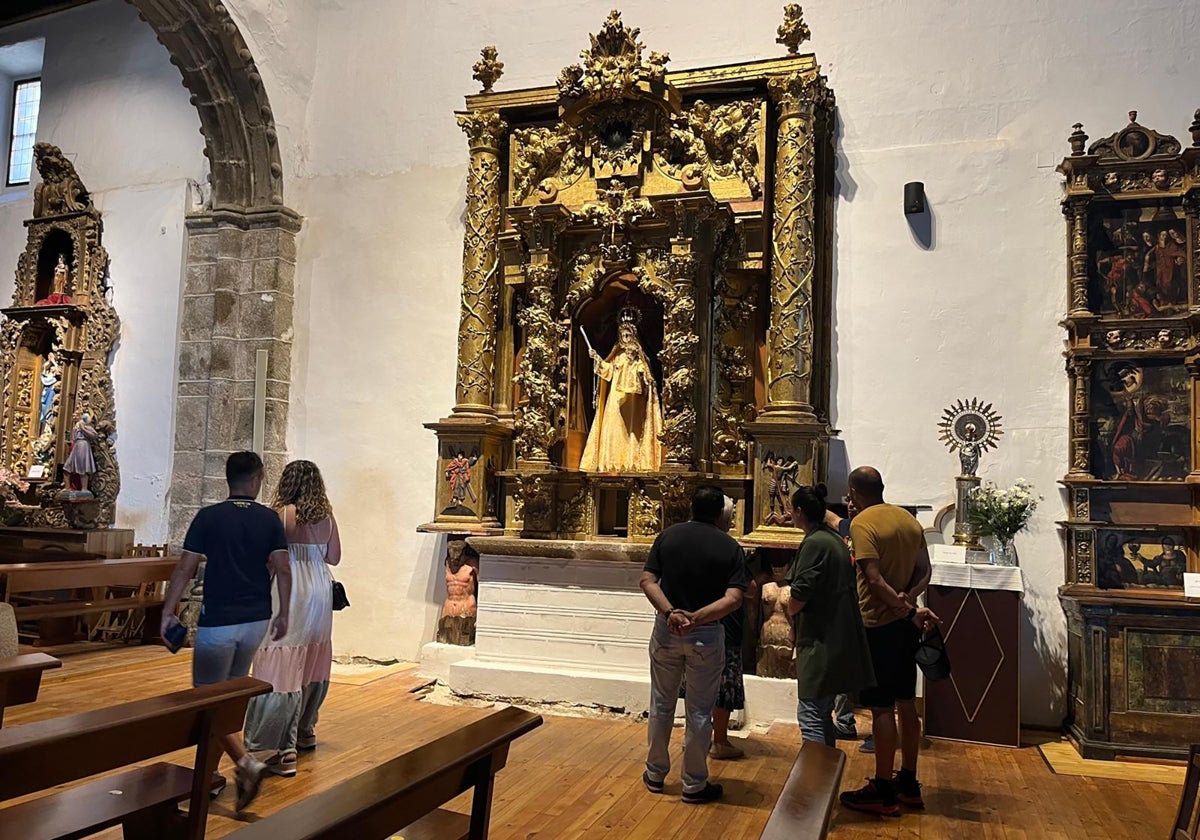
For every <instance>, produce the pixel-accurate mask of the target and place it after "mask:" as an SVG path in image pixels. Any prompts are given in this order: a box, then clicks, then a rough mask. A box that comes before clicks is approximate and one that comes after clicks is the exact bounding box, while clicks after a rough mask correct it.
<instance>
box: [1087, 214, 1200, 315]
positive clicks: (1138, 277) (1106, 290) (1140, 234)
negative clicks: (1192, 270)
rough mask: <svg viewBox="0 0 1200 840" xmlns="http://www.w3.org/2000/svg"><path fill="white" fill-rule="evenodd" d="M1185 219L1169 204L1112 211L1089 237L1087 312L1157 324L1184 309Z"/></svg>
mask: <svg viewBox="0 0 1200 840" xmlns="http://www.w3.org/2000/svg"><path fill="white" fill-rule="evenodd" d="M1187 230H1188V225H1187V219H1186V217H1185V216H1184V215H1183V212H1182V209H1181V208H1180V207H1179V206H1178V205H1172V204H1169V203H1166V202H1164V203H1157V202H1156V203H1154V204H1139V205H1138V206H1133V207H1130V206H1128V205H1125V206H1119V207H1113V208H1111V209H1108V210H1106V211H1104V212H1100V213H1096V214H1095V215H1093V216H1092V218H1091V227H1090V230H1089V231H1088V245H1089V252H1090V253H1089V260H1088V263H1089V265H1088V274H1089V297H1090V303H1091V309H1092V311H1093V312H1096V313H1098V314H1100V315H1102V316H1106V317H1116V318H1162V317H1171V316H1178V315H1184V314H1186V313H1187V309H1188V285H1189V284H1188V277H1189V272H1188V253H1189V249H1188V241H1187Z"/></svg>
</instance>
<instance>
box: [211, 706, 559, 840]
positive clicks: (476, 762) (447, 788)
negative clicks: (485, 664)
mask: <svg viewBox="0 0 1200 840" xmlns="http://www.w3.org/2000/svg"><path fill="white" fill-rule="evenodd" d="M541 723H542V718H541V715H535V714H531V713H530V712H526V711H524V710H522V709H518V708H515V707H509V708H507V709H502V710H501V711H498V712H496V713H495V714H491V715H488V716H487V717H485V718H483V719H482V720H477V721H474V722H473V723H469V724H467V725H466V726H464V727H462V728H461V729H458V730H456V731H454V732H451V733H450V734H448V735H443V736H442V737H441V738H437V739H436V740H434V741H431V742H429V743H428V744H424V745H422V746H420V747H417V748H416V749H415V750H412V751H411V752H407V753H405V754H403V755H400V756H397V757H396V758H393V759H392V760H390V761H387V762H385V763H383V764H380V765H379V766H377V767H373V768H371V769H370V770H367V771H365V772H364V773H361V774H359V775H357V776H355V777H353V778H351V779H348V780H346V781H344V782H342V783H341V784H338V785H336V786H334V787H332V788H330V789H329V790H326V791H324V792H322V793H318V794H316V795H313V796H309V797H308V798H307V799H305V800H304V801H302V802H299V803H297V804H295V805H292V806H290V807H288V808H285V809H283V810H282V811H280V812H278V813H276V814H273V815H271V816H270V817H267V818H266V819H263V820H260V821H259V822H257V823H254V824H253V825H251V826H249V827H247V828H243V829H240V830H239V831H236V832H234V833H233V834H232V835H230V837H231V838H234V840H279V838H281V837H287V838H288V840H366V839H367V838H374V837H390V836H392V833H394V832H401V830H402V829H404V828H405V827H406V826H408V825H409V824H411V823H414V822H416V821H418V820H419V819H420V818H421V817H423V816H425V815H426V814H431V813H434V812H435V810H436V809H437V808H438V806H440V805H442V804H444V803H446V802H449V801H450V800H451V799H453V798H454V797H456V796H458V795H459V794H460V793H463V792H464V791H466V790H469V789H471V788H474V789H475V794H474V801H473V806H472V810H471V822H470V834H469V836H470V837H471V838H473V840H478V839H481V838H484V837H486V836H487V825H488V821H489V820H490V817H491V795H492V784H493V778H494V776H495V775H496V773H498V772H499V771H500V770H501V769H503V767H504V765H505V763H506V762H507V760H508V748H509V745H510V744H511V743H512V741H513V740H514V739H516V738H519V737H520V736H522V735H524V734H525V733H527V732H529V731H530V730H532V729H535V728H536V727H538V726H540V725H541ZM401 833H403V832H401Z"/></svg>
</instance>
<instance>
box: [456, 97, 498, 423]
mask: <svg viewBox="0 0 1200 840" xmlns="http://www.w3.org/2000/svg"><path fill="white" fill-rule="evenodd" d="M458 125H459V127H460V128H462V130H463V131H464V132H465V133H466V135H467V138H468V141H469V142H470V149H471V164H470V168H469V169H468V171H467V219H466V233H465V235H464V237H463V284H462V311H461V314H460V317H459V326H458V382H457V397H456V399H457V405H455V408H454V410H455V412H456V413H470V414H484V415H491V414H494V413H495V410H494V408H493V407H492V391H493V387H494V381H495V372H496V305H497V303H498V301H499V295H500V285H499V279H498V277H497V248H496V237H497V235H498V234H499V232H500V175H501V167H500V157H499V149H500V141H501V138H502V136H503V134H504V132H505V130H506V129H507V125H506V124H505V122H504V121H503V120H502V119H500V115H499V114H498V113H496V112H494V111H471V112H468V113H465V114H459V115H458Z"/></svg>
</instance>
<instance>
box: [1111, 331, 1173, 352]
mask: <svg viewBox="0 0 1200 840" xmlns="http://www.w3.org/2000/svg"><path fill="white" fill-rule="evenodd" d="M1092 343H1094V344H1095V345H1096V346H1097V347H1098V348H1102V349H1105V350H1120V351H1126V350H1182V349H1185V348H1186V347H1187V345H1188V330H1187V329H1186V328H1183V327H1146V328H1140V329H1132V328H1131V329H1106V328H1103V327H1099V328H1097V329H1094V330H1092Z"/></svg>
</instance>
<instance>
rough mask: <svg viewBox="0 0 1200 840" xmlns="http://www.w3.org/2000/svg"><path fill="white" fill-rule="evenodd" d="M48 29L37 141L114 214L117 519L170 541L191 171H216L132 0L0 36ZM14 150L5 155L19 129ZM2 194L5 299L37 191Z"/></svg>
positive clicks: (32, 35)
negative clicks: (54, 149)
mask: <svg viewBox="0 0 1200 840" xmlns="http://www.w3.org/2000/svg"><path fill="white" fill-rule="evenodd" d="M37 38H41V39H44V41H45V51H44V55H43V69H42V106H41V113H40V116H39V120H38V129H37V139H38V140H39V141H45V142H49V143H53V144H55V145H56V146H59V147H61V148H62V150H63V152H64V153H65V154H66V155H67V157H68V158H69V159H70V160H71V161H72V162H73V163H74V164H75V166H76V168H77V169H78V170H79V173H80V176H81V177H82V178H83V181H84V183H85V184H86V185H87V186H88V189H90V190H91V192H92V198H93V201H94V202H95V204H96V206H97V208H99V210H100V211H101V213H102V214H103V218H104V237H103V242H104V246H105V248H106V249H107V250H108V253H109V257H110V283H111V285H112V289H113V292H112V294H113V304H114V306H115V307H116V310H117V314H118V315H119V316H120V318H121V337H120V341H119V343H118V345H117V349H116V352H115V353H114V355H113V380H114V386H115V391H116V401H117V402H116V410H117V458H118V460H119V462H120V465H121V495H120V497H119V498H118V500H117V523H116V524H117V525H118V526H120V527H128V528H133V529H135V534H136V538H137V539H138V540H140V541H142V542H146V543H161V542H164V541H165V540H166V536H167V518H166V517H167V499H166V497H167V489H168V488H169V486H170V476H171V453H172V443H173V433H174V432H173V429H174V416H173V406H174V392H175V368H176V338H177V334H178V328H179V324H178V321H179V299H180V288H181V277H182V265H183V250H184V237H185V231H184V226H183V217H184V213H185V211H186V209H187V201H188V187H187V182H188V179H189V178H192V179H199V178H202V177H203V173H204V172H205V162H204V158H203V155H202V149H203V137H201V135H200V133H199V128H200V119H199V116H198V115H197V114H196V110H195V108H193V107H192V106H191V104H190V103H189V101H188V93H187V91H186V90H185V89H184V88H183V86H182V85H181V84H180V78H179V71H178V70H177V69H176V68H175V67H173V66H171V63H170V60H169V57H168V55H167V51H166V50H165V49H164V48H163V47H162V45H160V44H159V43H158V42H157V41H156V40H155V38H154V33H153V32H152V31H151V29H150V27H149V26H147V25H146V24H145V23H143V22H142V21H141V20H139V19H138V17H137V13H136V12H135V11H134V9H133V7H132V6H130V5H129V4H127V3H124V2H122V1H121V0H100V2H97V3H94V4H91V5H88V6H83V7H80V8H78V9H73V10H70V11H67V12H62V13H60V14H56V15H52V16H49V17H44V18H38V19H36V20H33V21H30V22H28V23H26V24H21V25H18V26H15V27H9V28H7V29H4V30H2V31H0V44H8V43H16V42H20V41H26V40H30V39H37ZM5 90H6V91H7V90H9V88H7V87H6V88H5ZM5 95H6V96H7V95H9V94H7V93H6V94H5ZM5 107H6V108H7V107H8V105H7V100H6V104H5ZM3 148H4V150H5V152H7V149H8V142H7V138H4V141H3ZM0 180H2V179H0ZM34 180H35V182H36V173H35V175H34ZM0 202H2V203H0V301H2V302H3V305H4V306H7V305H9V304H10V303H11V301H12V289H13V279H14V273H15V269H16V264H17V257H18V255H19V254H20V253H21V251H23V250H24V248H25V228H24V227H23V226H22V222H23V220H25V219H27V218H29V217H30V216H31V215H32V214H33V198H32V194H31V192H30V190H29V189H28V188H25V189H16V190H7V191H5V194H4V195H3V197H2V198H0Z"/></svg>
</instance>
